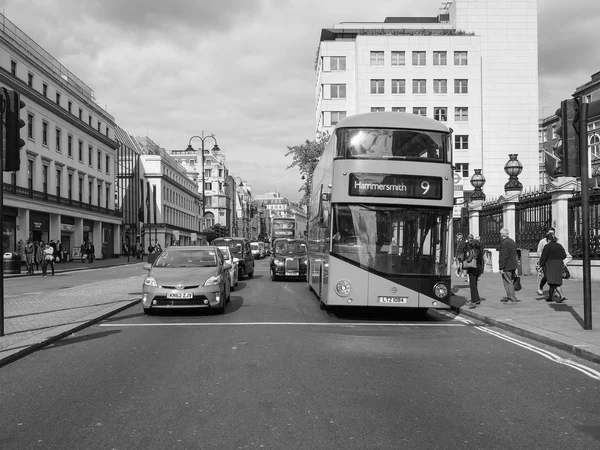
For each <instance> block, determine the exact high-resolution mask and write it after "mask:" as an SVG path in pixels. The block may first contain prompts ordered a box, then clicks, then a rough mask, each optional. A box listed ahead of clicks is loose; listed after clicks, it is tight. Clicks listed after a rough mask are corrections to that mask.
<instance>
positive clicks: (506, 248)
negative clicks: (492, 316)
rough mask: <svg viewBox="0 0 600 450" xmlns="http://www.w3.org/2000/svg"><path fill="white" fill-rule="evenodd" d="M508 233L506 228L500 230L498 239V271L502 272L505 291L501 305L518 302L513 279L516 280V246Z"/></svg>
mask: <svg viewBox="0 0 600 450" xmlns="http://www.w3.org/2000/svg"><path fill="white" fill-rule="evenodd" d="M509 234H510V231H508V229H506V228H502V229H501V230H500V238H501V239H502V242H501V243H500V247H498V251H499V252H500V254H499V256H498V262H499V265H500V271H501V272H502V284H503V285H504V290H505V291H506V298H503V299H501V300H500V301H501V302H502V303H509V302H510V303H514V304H516V303H517V302H518V300H517V296H516V295H515V284H514V283H515V279H516V278H517V266H518V262H517V244H515V241H513V240H512V239H511V238H510V237H509Z"/></svg>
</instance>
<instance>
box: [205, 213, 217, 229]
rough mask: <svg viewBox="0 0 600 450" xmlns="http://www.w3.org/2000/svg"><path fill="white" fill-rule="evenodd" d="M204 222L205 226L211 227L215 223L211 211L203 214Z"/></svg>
mask: <svg viewBox="0 0 600 450" xmlns="http://www.w3.org/2000/svg"><path fill="white" fill-rule="evenodd" d="M204 223H205V225H206V227H207V228H210V227H212V226H213V225H214V224H215V215H214V214H213V213H211V212H207V213H206V214H204Z"/></svg>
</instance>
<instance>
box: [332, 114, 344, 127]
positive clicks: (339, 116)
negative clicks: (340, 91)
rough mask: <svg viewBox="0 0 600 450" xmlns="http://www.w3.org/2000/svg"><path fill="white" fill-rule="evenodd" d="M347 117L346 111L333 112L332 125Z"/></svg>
mask: <svg viewBox="0 0 600 450" xmlns="http://www.w3.org/2000/svg"><path fill="white" fill-rule="evenodd" d="M345 117H346V111H331V125H337V123H338V122H339V121H340V120H342V119H344V118H345Z"/></svg>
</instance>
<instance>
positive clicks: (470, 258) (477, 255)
mask: <svg viewBox="0 0 600 450" xmlns="http://www.w3.org/2000/svg"><path fill="white" fill-rule="evenodd" d="M463 265H464V267H465V271H466V273H467V276H468V277H469V288H470V290H471V305H473V306H474V305H479V304H481V298H480V297H479V288H478V286H477V282H478V281H479V277H480V276H481V274H482V273H483V249H482V248H481V243H480V242H479V240H477V239H475V237H474V236H473V235H472V234H469V235H468V236H467V243H466V245H465V253H464V255H463Z"/></svg>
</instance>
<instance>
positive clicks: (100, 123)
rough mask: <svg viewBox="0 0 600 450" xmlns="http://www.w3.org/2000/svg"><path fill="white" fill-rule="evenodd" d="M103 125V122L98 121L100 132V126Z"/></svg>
mask: <svg viewBox="0 0 600 450" xmlns="http://www.w3.org/2000/svg"><path fill="white" fill-rule="evenodd" d="M101 126H102V122H100V121H98V132H100V127H101Z"/></svg>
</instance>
